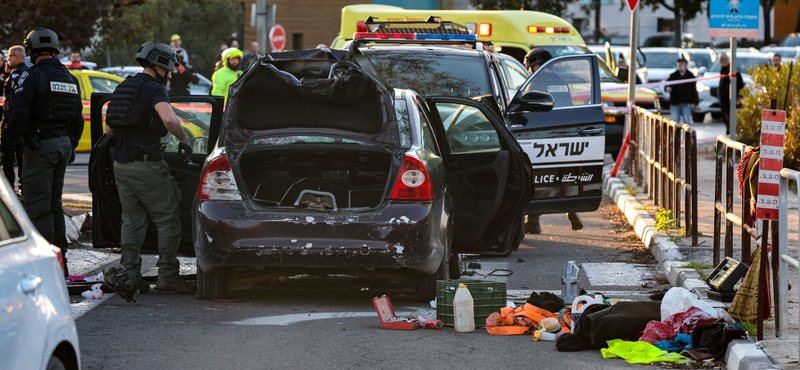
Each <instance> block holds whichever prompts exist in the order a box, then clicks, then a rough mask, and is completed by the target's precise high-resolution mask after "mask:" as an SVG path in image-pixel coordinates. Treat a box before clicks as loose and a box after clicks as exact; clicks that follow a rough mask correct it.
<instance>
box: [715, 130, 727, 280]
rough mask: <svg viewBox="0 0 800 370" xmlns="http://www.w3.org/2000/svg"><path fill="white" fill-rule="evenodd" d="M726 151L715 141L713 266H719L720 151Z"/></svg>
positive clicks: (720, 216) (723, 146)
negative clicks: (715, 175)
mask: <svg viewBox="0 0 800 370" xmlns="http://www.w3.org/2000/svg"><path fill="white" fill-rule="evenodd" d="M723 150H727V148H726V147H725V144H723V143H722V142H721V141H719V139H717V161H716V162H717V172H716V174H717V182H716V183H715V184H714V257H713V260H712V261H713V262H714V266H717V265H719V261H720V259H721V258H720V253H719V252H720V244H721V243H720V237H721V234H720V232H721V231H722V230H721V229H722V213H721V211H722V210H721V209H719V205H720V202H722V181H719V179H721V178H722V158H721V157H722V151H723Z"/></svg>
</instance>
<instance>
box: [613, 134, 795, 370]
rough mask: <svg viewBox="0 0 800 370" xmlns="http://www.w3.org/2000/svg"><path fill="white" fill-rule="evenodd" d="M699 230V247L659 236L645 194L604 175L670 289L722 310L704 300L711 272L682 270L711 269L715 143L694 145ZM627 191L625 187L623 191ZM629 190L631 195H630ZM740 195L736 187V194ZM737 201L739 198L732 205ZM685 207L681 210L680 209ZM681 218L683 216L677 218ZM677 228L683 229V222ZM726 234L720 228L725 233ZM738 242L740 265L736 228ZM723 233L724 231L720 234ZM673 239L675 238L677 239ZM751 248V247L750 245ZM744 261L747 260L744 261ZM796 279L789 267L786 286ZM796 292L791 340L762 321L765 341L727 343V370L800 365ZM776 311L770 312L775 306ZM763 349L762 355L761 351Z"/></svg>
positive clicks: (626, 180) (629, 181) (624, 178)
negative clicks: (780, 336) (691, 265)
mask: <svg viewBox="0 0 800 370" xmlns="http://www.w3.org/2000/svg"><path fill="white" fill-rule="evenodd" d="M698 141H699V142H700V143H701V144H698V160H697V172H698V219H699V222H698V231H699V232H700V233H702V236H701V237H700V238H699V241H698V244H699V245H697V246H692V245H691V238H690V237H680V236H678V232H676V231H673V232H672V233H671V236H672V237H670V236H668V235H667V234H665V233H664V232H658V231H657V229H656V227H655V226H654V225H655V222H656V221H655V220H656V213H657V211H658V210H657V209H656V207H655V206H654V205H653V202H652V201H651V200H650V199H648V198H647V194H646V193H643V189H641V188H638V187H636V184H635V183H634V181H633V178H632V177H630V176H628V175H627V174H625V173H622V172H620V174H619V176H618V177H616V178H615V177H611V176H610V167H608V168H607V169H606V171H605V172H604V174H603V184H604V191H605V192H606V193H607V194H609V196H611V199H612V200H613V201H614V202H615V203H616V204H617V206H618V207H619V208H620V210H622V211H623V213H624V214H625V216H626V217H627V218H628V221H629V222H630V224H631V225H632V226H633V227H634V229H635V230H636V233H637V235H639V236H640V238H641V239H642V241H643V242H644V244H645V245H647V246H649V247H651V248H652V249H651V251H652V253H653V255H654V256H655V258H656V260H658V263H659V264H660V266H661V267H662V269H663V272H664V275H666V276H667V278H668V279H669V281H670V283H671V284H672V285H673V286H681V287H683V288H685V289H687V290H689V291H692V292H694V293H695V294H697V295H698V296H700V297H701V299H703V300H704V301H706V302H708V303H709V304H711V305H712V306H714V307H724V305H723V304H722V303H721V302H717V301H713V300H708V299H707V298H706V293H705V288H707V285H706V283H705V282H704V281H703V280H701V279H700V277H701V274H702V275H707V274H709V273H710V272H712V271H713V268H711V269H702V270H699V271H696V270H694V269H692V268H683V266H685V265H686V264H687V263H689V262H697V263H698V264H700V265H710V264H711V263H712V258H713V235H714V224H713V223H714V186H715V183H716V182H717V177H716V173H715V171H716V162H715V158H716V153H715V140H714V139H713V138H712V139H710V140H709V138H704V139H701V140H698ZM626 187H628V188H627V189H626ZM628 189H631V190H633V193H634V194H633V195H632V194H630V193H629V191H628ZM735 194H737V195H738V188H737V189H735ZM737 201H738V202H739V203H738V204H741V200H740V199H739V198H738V196H737V197H736V198H735V199H734V202H737ZM789 204H790V207H789V214H790V217H789V246H790V247H789V253H790V254H792V255H794V256H796V255H797V253H798V250H797V247H796V246H797V240H798V235H797V230H798V206H797V205H798V199H797V195H796V194H792V193H790V195H789ZM682 208H685V207H682ZM735 211H738V212H741V207H736V209H735ZM679 216H681V217H684V214H683V213H681V215H679ZM681 227H686V225H685V222H683V221H682V223H681ZM723 230H724V229H723ZM734 230H735V231H734V234H736V238H735V239H734V258H735V259H737V260H739V261H742V260H743V259H742V256H741V240H740V237H739V234H740V232H739V230H736V228H735V229H734ZM723 232H724V231H723ZM676 236H677V237H676ZM753 249H755V246H753ZM747 259H748V258H745V259H744V261H745V262H746V261H747ZM799 277H800V273H798V271H797V269H793V268H790V270H789V281H791V282H797V281H798V278H799ZM794 285H795V286H800V283H795V284H794ZM797 291H798V289H796V288H795V289H793V290H791V291H790V292H789V319H788V322H789V330H788V331H789V333H790V334H789V339H788V340H780V339H775V323H774V321H769V322H766V323H765V325H764V328H765V329H764V331H765V332H764V335H765V340H763V341H760V342H758V343H756V342H753V341H749V342H748V341H736V342H733V343H731V345H730V346H729V351H728V354H727V356H726V357H727V358H726V361H727V363H728V369H731V370H736V369H765V368H781V367H782V366H783V367H786V366H791V367H797V363H798V336H797V333H798V329H800V325H798V320H800V314H799V313H798V309H800V307H799V305H798V301H800V297H799V296H800V295H799V294H798V292H797ZM773 309H774V307H773ZM762 349H763V350H762Z"/></svg>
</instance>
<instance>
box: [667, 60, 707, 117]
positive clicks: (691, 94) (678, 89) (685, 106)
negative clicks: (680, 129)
mask: <svg viewBox="0 0 800 370" xmlns="http://www.w3.org/2000/svg"><path fill="white" fill-rule="evenodd" d="M687 65H688V62H687V61H686V58H684V57H681V58H680V59H678V70H677V71H675V72H673V73H672V74H671V75H670V76H669V78H668V79H667V81H679V80H690V79H693V78H695V76H694V74H693V73H692V72H689V70H688V69H687ZM666 91H667V92H668V93H670V95H669V111H670V113H671V114H672V119H673V120H675V122H678V123H680V122H681V118H683V123H687V124H691V123H692V108H694V109H695V110H697V109H698V107H697V104H698V103H699V102H700V98H699V97H698V96H697V83H696V82H686V83H681V84H677V85H671V86H667V88H666Z"/></svg>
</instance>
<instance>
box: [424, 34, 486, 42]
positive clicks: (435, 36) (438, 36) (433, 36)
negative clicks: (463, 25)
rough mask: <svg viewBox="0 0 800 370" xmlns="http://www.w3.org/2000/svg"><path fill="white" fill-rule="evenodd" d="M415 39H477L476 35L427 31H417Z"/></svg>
mask: <svg viewBox="0 0 800 370" xmlns="http://www.w3.org/2000/svg"><path fill="white" fill-rule="evenodd" d="M415 36H416V39H418V40H465V41H477V40H478V36H477V35H447V34H428V33H417V34H416V35H415Z"/></svg>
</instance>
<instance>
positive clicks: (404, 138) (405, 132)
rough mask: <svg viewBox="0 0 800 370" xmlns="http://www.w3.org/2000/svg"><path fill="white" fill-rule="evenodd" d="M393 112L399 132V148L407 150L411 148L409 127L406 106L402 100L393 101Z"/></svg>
mask: <svg viewBox="0 0 800 370" xmlns="http://www.w3.org/2000/svg"><path fill="white" fill-rule="evenodd" d="M394 112H395V114H396V115H397V126H398V129H399V130H400V147H401V148H404V149H408V148H410V147H411V125H410V124H409V123H408V106H407V105H406V101H405V100H404V99H397V100H395V102H394Z"/></svg>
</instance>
